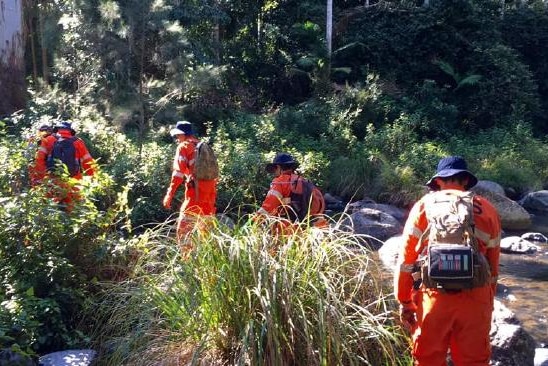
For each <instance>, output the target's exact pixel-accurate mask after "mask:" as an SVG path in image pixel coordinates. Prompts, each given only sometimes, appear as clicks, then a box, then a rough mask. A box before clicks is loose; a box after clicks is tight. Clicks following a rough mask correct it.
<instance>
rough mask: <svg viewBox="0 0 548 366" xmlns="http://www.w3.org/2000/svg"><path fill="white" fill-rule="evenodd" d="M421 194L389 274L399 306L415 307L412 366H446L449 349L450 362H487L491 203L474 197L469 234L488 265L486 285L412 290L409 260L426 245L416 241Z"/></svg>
mask: <svg viewBox="0 0 548 366" xmlns="http://www.w3.org/2000/svg"><path fill="white" fill-rule="evenodd" d="M425 201H426V200H425V198H424V197H423V198H422V199H421V200H419V201H418V202H417V203H416V204H415V205H414V206H413V208H412V209H411V211H410V213H409V218H408V220H407V222H406V225H405V228H404V231H403V237H402V240H403V246H402V250H401V252H400V256H399V263H400V266H399V268H398V269H397V272H396V274H395V278H394V287H395V295H396V298H397V299H398V301H399V302H400V303H402V304H405V303H408V302H409V301H413V302H414V303H415V305H416V306H417V323H416V324H415V326H414V327H413V329H412V338H413V350H412V354H413V357H414V359H415V365H420V366H442V365H443V366H445V365H446V357H447V352H448V350H449V349H450V352H451V358H452V360H453V363H454V364H455V366H487V365H489V359H490V356H491V346H490V339H489V331H490V328H491V315H492V311H493V301H494V295H495V289H496V281H497V276H498V266H499V255H500V235H501V224H500V219H499V215H498V213H497V211H496V209H495V208H494V207H493V205H492V204H491V203H490V202H489V201H487V200H486V199H485V198H483V197H480V196H475V197H474V201H473V203H474V213H473V215H474V225H475V227H474V236H475V237H476V238H477V239H478V242H479V250H480V251H481V252H482V253H483V254H484V255H485V256H486V258H487V260H488V262H489V264H490V267H491V275H492V280H491V283H490V284H488V285H486V286H484V287H478V288H473V289H463V290H450V291H445V290H441V289H440V290H438V289H430V288H425V287H424V286H421V287H420V288H419V289H418V290H414V289H413V278H412V275H411V272H412V271H413V269H412V267H413V264H414V263H415V262H416V261H417V259H418V256H419V254H420V253H421V252H422V250H423V248H425V246H426V245H427V241H428V240H427V239H426V240H425V241H423V242H422V243H421V242H420V238H421V236H422V234H423V232H424V231H425V230H426V229H427V226H428V222H427V218H426V214H425V212H426V211H427V210H428V207H425V206H426V205H425Z"/></svg>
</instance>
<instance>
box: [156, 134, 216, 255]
mask: <svg viewBox="0 0 548 366" xmlns="http://www.w3.org/2000/svg"><path fill="white" fill-rule="evenodd" d="M198 143H199V141H198V139H196V138H195V137H194V136H188V137H187V139H186V140H185V141H184V142H181V143H179V144H178V145H177V150H176V152H175V158H174V160H173V172H172V174H171V182H170V185H169V188H168V193H167V195H168V196H169V197H171V198H172V197H173V196H174V195H175V192H176V191H177V188H178V187H179V186H180V185H181V184H182V183H183V182H184V184H185V198H184V201H183V203H182V205H181V209H180V211H179V218H178V220H177V239H178V241H179V242H180V241H181V240H182V239H183V238H184V237H185V236H186V235H187V234H188V233H189V232H190V231H192V229H193V228H194V226H195V224H196V223H197V222H198V223H199V224H200V225H206V224H205V223H204V221H202V220H200V217H202V216H212V215H215V213H216V207H215V201H216V199H217V180H216V179H212V180H195V179H194V156H195V148H196V145H197V144H198ZM170 201H171V199H170ZM205 227H206V226H202V227H201V229H202V230H204V229H205ZM199 229H200V227H199ZM186 244H189V243H186Z"/></svg>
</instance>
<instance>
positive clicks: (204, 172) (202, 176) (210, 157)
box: [194, 141, 219, 180]
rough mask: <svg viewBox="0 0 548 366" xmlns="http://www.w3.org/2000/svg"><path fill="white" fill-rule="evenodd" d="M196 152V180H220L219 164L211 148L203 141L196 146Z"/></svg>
mask: <svg viewBox="0 0 548 366" xmlns="http://www.w3.org/2000/svg"><path fill="white" fill-rule="evenodd" d="M194 151H195V154H194V179H196V180H212V179H217V178H219V164H218V163H217V157H216V156H215V153H214V152H213V149H212V148H211V146H210V145H209V144H208V143H207V142H203V141H202V142H199V143H197V144H196V148H195V150H194Z"/></svg>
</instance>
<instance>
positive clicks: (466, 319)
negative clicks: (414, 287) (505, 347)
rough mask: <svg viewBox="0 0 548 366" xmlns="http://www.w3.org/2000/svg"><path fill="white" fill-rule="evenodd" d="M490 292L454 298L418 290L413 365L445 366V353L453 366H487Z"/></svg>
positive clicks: (469, 292)
mask: <svg viewBox="0 0 548 366" xmlns="http://www.w3.org/2000/svg"><path fill="white" fill-rule="evenodd" d="M492 291H493V290H492V288H491V286H484V287H480V288H475V289H471V290H465V291H462V292H459V293H454V294H448V293H441V292H438V291H436V290H429V289H427V290H422V289H421V290H420V291H419V292H418V293H417V294H416V295H417V299H416V300H417V303H418V304H419V306H418V309H417V318H418V319H419V322H418V326H417V328H416V329H414V331H413V356H414V358H415V365H420V366H442V365H443V366H445V365H446V357H447V350H448V349H450V350H451V359H452V360H453V363H454V365H455V366H487V365H489V359H490V357H491V345H490V339H489V330H490V328H491V315H492V312H493V292H492ZM421 299H422V301H421Z"/></svg>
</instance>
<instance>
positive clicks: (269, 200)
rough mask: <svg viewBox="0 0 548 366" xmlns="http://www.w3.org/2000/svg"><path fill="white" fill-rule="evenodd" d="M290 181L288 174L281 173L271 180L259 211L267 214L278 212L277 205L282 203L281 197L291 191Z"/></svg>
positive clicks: (286, 195)
mask: <svg viewBox="0 0 548 366" xmlns="http://www.w3.org/2000/svg"><path fill="white" fill-rule="evenodd" d="M290 181H291V176H289V175H281V176H279V177H276V178H274V179H273V180H272V183H270V189H269V190H268V193H267V194H266V197H265V199H264V201H263V204H262V206H261V209H260V210H259V213H264V214H268V215H277V214H278V209H279V207H280V206H282V205H283V204H284V203H283V199H284V198H285V197H289V195H290V193H291V187H290V183H291V182H290Z"/></svg>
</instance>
